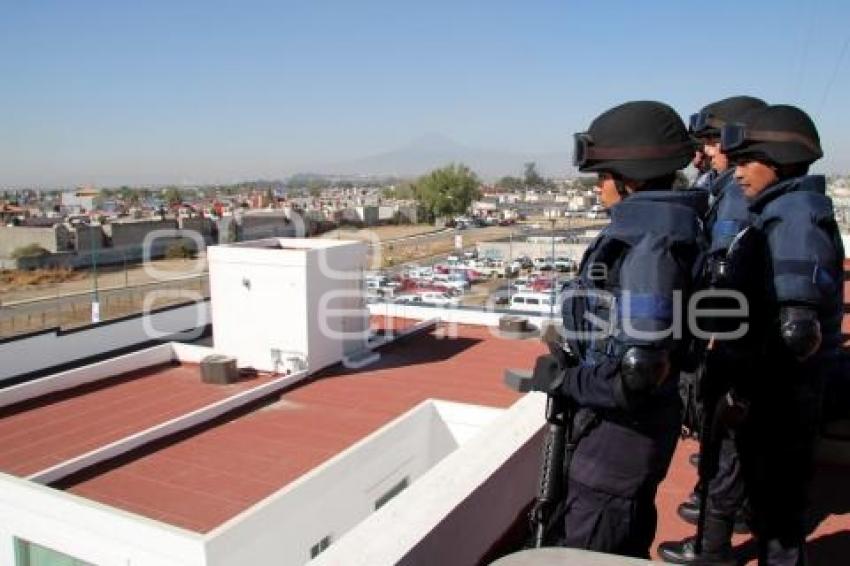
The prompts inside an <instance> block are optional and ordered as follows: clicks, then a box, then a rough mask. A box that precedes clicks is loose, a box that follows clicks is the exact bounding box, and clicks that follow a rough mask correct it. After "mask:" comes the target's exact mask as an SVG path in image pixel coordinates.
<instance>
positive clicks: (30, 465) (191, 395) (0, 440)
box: [0, 364, 270, 476]
mask: <svg viewBox="0 0 850 566" xmlns="http://www.w3.org/2000/svg"><path fill="white" fill-rule="evenodd" d="M269 379H270V376H263V375H260V376H257V377H255V378H251V379H247V380H244V381H240V382H239V383H236V384H232V385H226V386H218V385H210V384H206V383H203V382H202V381H201V376H200V370H199V367H198V366H197V365H192V364H186V365H173V364H164V365H159V366H154V367H149V368H145V369H142V370H139V371H134V372H131V373H128V374H124V375H122V376H120V377H116V378H112V379H109V380H103V381H98V382H95V383H91V384H88V385H83V386H79V387H74V388H73V389H69V390H66V391H61V392H57V393H51V394H48V395H43V396H41V397H37V398H35V399H30V400H27V401H25V402H22V403H18V404H16V405H12V406H9V407H4V408H0V471H3V472H7V473H10V474H15V475H18V476H27V475H30V474H33V473H35V472H38V471H41V470H44V469H47V468H49V467H51V466H54V465H56V464H59V463H61V462H63V461H65V460H68V459H70V458H74V457H76V456H80V455H82V454H85V453H86V452H89V451H90V450H93V449H95V448H99V447H101V446H104V445H106V444H109V443H110V442H114V441H116V440H119V439H121V438H124V437H125V436H128V435H131V434H133V433H136V432H140V431H142V430H144V429H146V428H148V427H151V426H154V425H157V424H160V423H163V422H166V421H168V420H170V419H172V418H174V417H179V416H180V415H184V414H186V413H188V412H191V411H193V410H195V409H199V408H201V407H203V406H205V405H208V404H210V403H213V402H215V401H219V400H221V399H225V398H227V397H229V396H231V395H234V394H235V393H238V392H239V391H243V390H245V389H248V388H251V387H255V386H257V385H259V384H260V383H263V382H265V381H268V380H269Z"/></svg>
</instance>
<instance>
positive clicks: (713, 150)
mask: <svg viewBox="0 0 850 566" xmlns="http://www.w3.org/2000/svg"><path fill="white" fill-rule="evenodd" d="M703 151H704V152H705V154H706V155H707V156H708V158H709V159H711V168H712V169H714V170H715V171H717V172H718V173H722V172H723V171H726V170H727V169H729V158H728V157H726V154H725V153H723V152H722V151H720V140H719V139H717V138H711V139H708V140H706V141H705V145H703Z"/></svg>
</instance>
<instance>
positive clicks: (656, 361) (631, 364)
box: [620, 346, 670, 397]
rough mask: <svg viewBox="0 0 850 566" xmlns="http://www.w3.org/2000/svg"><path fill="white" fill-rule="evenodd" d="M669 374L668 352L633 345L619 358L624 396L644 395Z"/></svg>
mask: <svg viewBox="0 0 850 566" xmlns="http://www.w3.org/2000/svg"><path fill="white" fill-rule="evenodd" d="M669 374H670V354H669V352H667V350H654V349H650V348H642V347H640V346H633V347H631V348H629V349H628V350H626V353H625V354H623V358H622V360H620V377H621V379H622V386H623V390H624V391H623V392H624V393H625V394H626V397H632V396H635V395H638V396H639V395H644V394H647V393H649V392H651V391H652V390H653V389H654V388H655V387H656V386H658V385H659V384H661V383H662V382H663V381H664V380H665V379H667V376H668V375H669Z"/></svg>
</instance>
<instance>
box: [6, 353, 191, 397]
mask: <svg viewBox="0 0 850 566" xmlns="http://www.w3.org/2000/svg"><path fill="white" fill-rule="evenodd" d="M173 359H174V352H173V350H172V347H171V345H170V344H160V345H159V346H153V347H152V348H146V349H144V350H139V351H138V352H132V353H130V354H124V355H123V356H116V357H114V358H110V359H108V360H104V361H102V362H96V363H93V364H89V365H85V366H81V367H78V368H74V369H71V370H67V371H63V372H60V373H56V374H53V375H49V376H47V377H42V378H40V379H34V380H32V381H27V382H25V383H21V384H18V385H13V386H11V387H7V388H5V389H2V390H0V407H7V406H9V405H14V404H15V403H20V402H21V401H26V400H28V399H33V398H35V397H40V396H42V395H47V394H48V393H55V392H57V391H64V390H66V389H72V388H74V387H77V386H79V385H85V384H87V383H93V382H95V381H100V380H102V379H108V378H111V377H115V376H117V375H120V374H124V373H127V372H130V371H134V370H139V369H143V368H146V367H150V366H155V365H158V364H164V363H168V362H170V361H172V360H173Z"/></svg>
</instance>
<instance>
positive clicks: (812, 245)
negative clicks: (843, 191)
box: [735, 176, 844, 565]
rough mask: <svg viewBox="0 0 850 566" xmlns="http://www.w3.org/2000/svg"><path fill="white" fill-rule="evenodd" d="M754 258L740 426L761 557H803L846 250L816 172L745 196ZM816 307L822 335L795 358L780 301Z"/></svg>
mask: <svg viewBox="0 0 850 566" xmlns="http://www.w3.org/2000/svg"><path fill="white" fill-rule="evenodd" d="M750 211H751V212H752V213H754V215H755V219H754V227H755V228H757V234H758V235H759V236H760V237H759V239H758V240H757V241H756V247H757V252H758V253H756V254H755V256H754V257H755V258H756V260H755V261H754V260H753V257H750V258H746V259H744V260H742V261H741V262H739V265H737V266H735V267H738V268H740V269H741V271H747V270H748V271H747V273H749V277H748V279H749V280H750V282H751V283H752V284H753V287H752V290H751V291H750V292H749V293H748V294H747V296H748V299H749V300H750V310H751V317H750V321H751V323H752V327H751V329H750V333H749V335H748V340H749V342H750V345H751V346H752V351H753V353H754V355H753V358H752V361H753V363H752V365H751V366H750V368H749V370H750V372H749V376H748V378H747V379H746V380H744V382H743V383H742V388H743V389H744V390H745V392H746V396H747V398H748V399H749V400H750V411H749V414H748V416H747V418H746V420H745V421H744V424H743V426H742V427H741V428H740V429H739V431H738V434H737V441H738V447H739V453H740V455H741V465H742V470H743V473H744V477H745V481H746V488H747V494H748V497H749V500H750V503H751V506H752V511H753V524H752V527H753V531H754V533H755V535H756V537H757V539H758V542H759V558H760V563H762V564H783V565H784V564H800V563H802V562H803V545H804V541H805V533H806V531H805V525H804V511H805V508H806V503H807V501H806V494H807V487H808V482H809V479H810V476H811V474H812V467H813V453H814V446H815V439H816V436H817V432H818V425H819V420H820V409H821V403H822V387H823V379H824V375H825V374H826V370H827V368H829V367H830V366H831V364H833V363H834V359H835V356H836V355H837V351H838V348H839V345H840V342H841V338H840V333H841V318H842V308H843V307H842V302H843V301H842V292H843V289H842V286H843V283H842V279H843V275H842V274H843V265H842V263H843V259H844V251H843V247H842V243H841V238H840V235H839V232H838V228H837V225H836V222H835V219H834V215H833V210H832V202H831V201H830V199H829V198H828V197H827V196H826V195H825V182H824V179H823V177H821V176H803V177H798V178H793V179H789V180H786V181H783V182H780V183H777V184H775V185H774V186H772V187H769V188H767V189H766V190H765V191H763V192H762V193H761V194H760V195H759V196H758V197H756V199H754V201H753V202H752V203H751V204H750ZM789 306H799V307H805V308H807V309H811V310H812V311H814V312H815V313H816V314H817V319H818V322H819V324H820V331H821V335H822V343H821V346H820V348H819V349H818V350H817V352H816V353H815V354H814V355H812V356H810V357H808V358H806V359H805V360H804V361H799V360H798V359H797V358H796V357H795V356H794V355H793V354H792V353H791V351H790V350H789V348H788V346H787V345H786V343H785V342H784V340H783V337H782V334H781V331H780V322H779V321H780V312H781V309H783V308H787V307H789Z"/></svg>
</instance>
